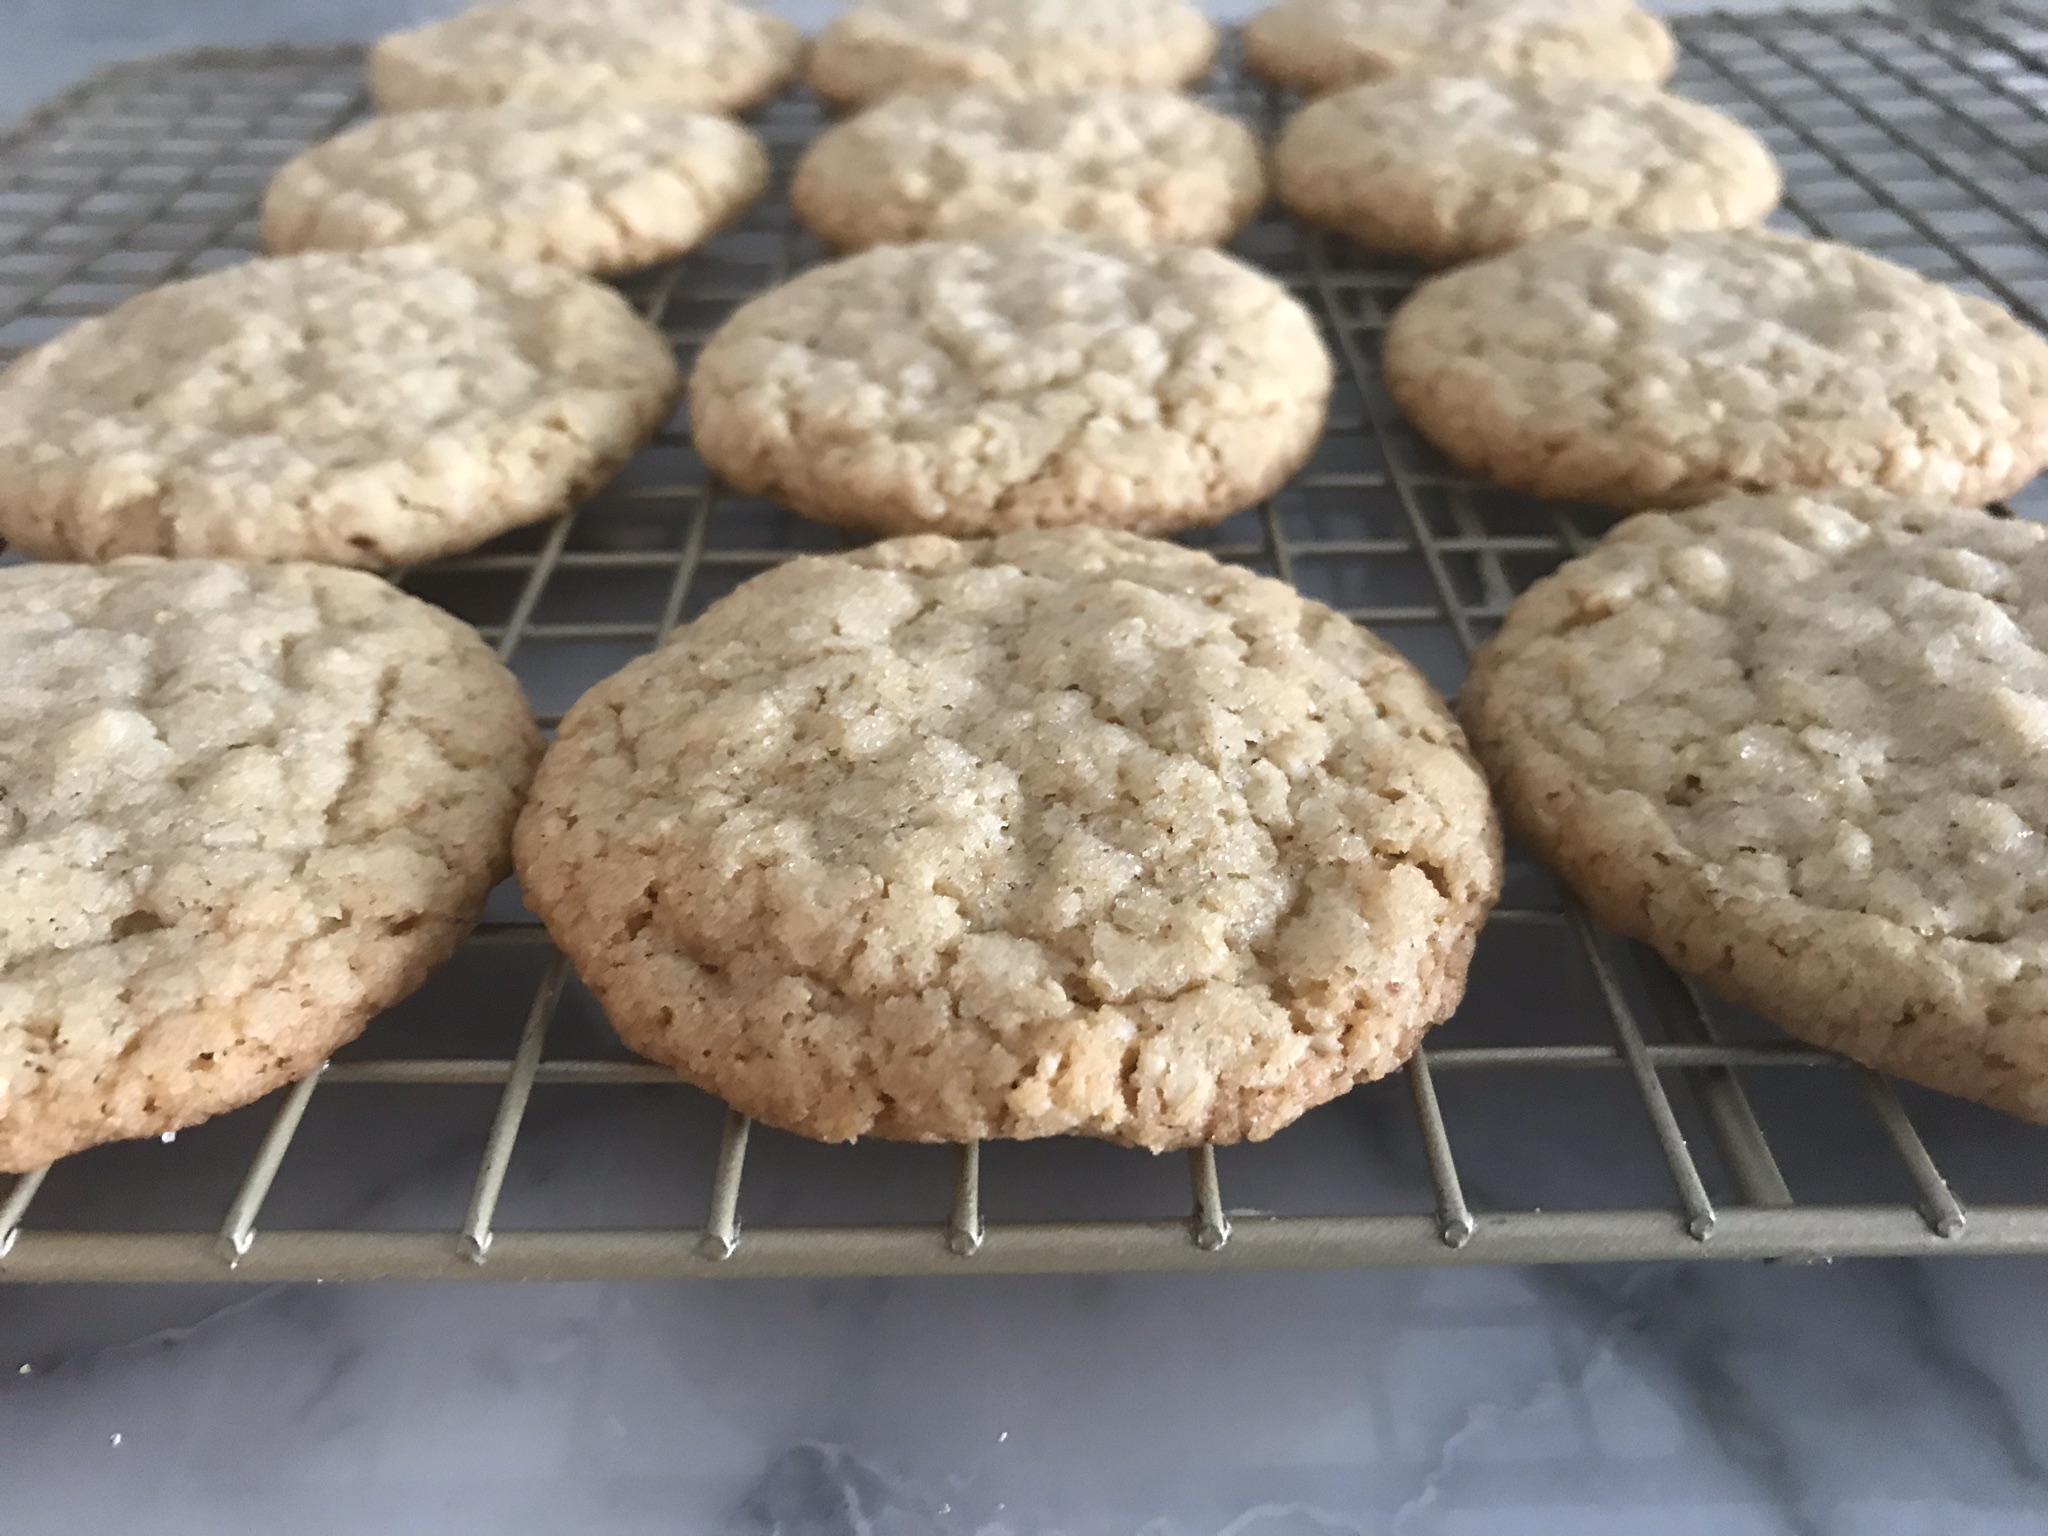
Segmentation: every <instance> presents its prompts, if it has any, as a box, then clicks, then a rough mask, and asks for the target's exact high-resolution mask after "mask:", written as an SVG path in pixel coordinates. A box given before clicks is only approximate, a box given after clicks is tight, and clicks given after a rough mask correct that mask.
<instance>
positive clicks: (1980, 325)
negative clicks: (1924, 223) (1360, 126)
mask: <svg viewBox="0 0 2048 1536" xmlns="http://www.w3.org/2000/svg"><path fill="white" fill-rule="evenodd" d="M1386 373H1387V385H1388V387H1389V388H1390V389H1391V390H1392V392H1393V394H1394V398H1395V399H1396V400H1397V401H1398V402H1399V403H1400V405H1401V407H1402V409H1403V410H1404V411H1406V412H1407V413H1408V415H1409V417H1410V419H1411V420H1413V422H1414V423H1415V425H1416V426H1417V427H1418V428H1420V429H1421V431H1422V432H1423V433H1424V435H1426V436H1427V437H1429V438H1430V439H1431V440H1432V441H1433V442H1435V443H1436V445H1437V446H1438V447H1440V448H1441V449H1443V451H1444V452H1445V453H1447V454H1449V455H1450V456H1451V457H1452V458H1454V459H1456V460H1457V461H1458V462H1459V463H1461V464H1464V465H1466V466H1467V467H1469V468H1471V469H1474V470H1477V471H1479V472H1480V473H1482V474H1485V475H1489V476H1491V477H1492V478H1493V479H1495V480H1497V481H1499V482H1500V483H1501V484H1503V485H1506V486H1509V487H1511V488H1513V489H1516V490H1522V491H1528V492H1530V493H1532V494H1534V495H1538V496H1556V497H1567V498H1572V499H1576V500H1583V501H1597V502H1604V503H1607V504H1609V505H1612V506H1617V507H1625V508H1639V507H1678V506H1689V505H1693V504H1695V503H1698V502H1702V501H1706V500H1708V499H1710V498H1712V497H1715V496H1721V495H1726V494H1729V493H1731V492H1737V491H1752V492H1759V493H1762V492H1771V491H1786V490H1797V489H1804V488H1826V487H1829V486H1844V487H1852V488H1867V489H1877V490H1885V491H1892V492H1896V493H1898V494H1901V495H1911V496H1923V497H1929V498H1933V499H1937V500H1945V501H1956V502H1965V503H1969V504H1971V505H1979V504H1982V503H1984V502H1987V501H1992V500H1996V499H1997V498H1999V497H2001V496H2006V495H2009V494H2011V493H2012V492H2013V491H2015V490H2017V489H2018V488H2019V487H2021V486H2022V485H2024V484H2026V482H2027V481H2028V480H2030V479H2032V478H2033V476H2034V473H2035V471H2036V470H2038V469H2039V468H2040V467H2041V465H2042V464H2043V463H2044V462H2048V343H2044V342H2043V341H2042V340H2041V338H2040V337H2038V336H2036V335H2035V334H2034V333H2033V332H2032V331H2030V330H2028V329H2027V328H2026V327H2025V326H2023V325H2021V324H2020V323H2019V321H2017V320H2015V319H2014V318H2013V317H2012V316H2011V315H2009V314H2007V313H2006V312H2005V311H2004V310H2003V309H2000V308H1999V307H1998V306H1997V305H1995V304H1992V303H1990V302H1988V301H1986V300H1984V299H1978V298H1973V297H1970V296H1968V295H1964V294H1960V293H1956V292H1954V291H1952V290H1950V289H1947V288H1944V287H1942V286H1940V285H1939V284H1936V283H1931V282H1929V281H1927V280H1926V279H1925V278H1923V277H1920V276H1918V275H1916V274H1914V273H1912V272H1908V271H1907V270H1906V269H1905V268H1903V267H1897V266H1894V265H1892V264H1891V263H1890V262H1887V261H1880V260H1879V259H1878V258H1877V257H1875V256H1869V255H1866V254H1864V253H1863V252H1861V251H1857V250H1852V249H1850V248H1849V247H1848V246H1844V245H1830V244H1825V243H1822V242H1820V241H1814V240H1803V239H1800V238H1798V237H1796V236H1792V235H1778V234H1772V233H1768V232H1765V231H1758V230H1751V231H1726V232H1718V233H1706V234H1684V235H1674V236H1668V237H1660V236H1648V235H1625V234H1619V233H1614V232H1610V231H1593V232H1588V233H1584V234H1578V235H1566V236H1558V237H1553V238H1551V239H1547V240H1541V241H1537V242H1536V243H1534V244H1531V245H1526V246H1523V247H1521V248H1520V249H1518V250H1514V251H1510V252H1509V253H1507V254H1506V255H1504V256H1498V257H1495V258H1494V259H1493V260H1491V261H1487V262H1482V263H1479V264H1477V265H1474V266H1470V267H1464V268H1461V269H1459V270H1457V271H1454V272H1450V273H1447V274H1445V275H1444V276H1442V277H1438V278H1435V279H1432V280H1431V281H1430V282H1428V283H1425V284H1424V285H1423V286H1422V287H1421V288H1419V289H1417V290H1416V292H1415V295H1414V297H1413V298H1411V299H1410V300H1409V301H1408V302H1407V303H1406V304H1405V305H1403V306H1402V307H1401V309H1400V310H1399V311H1398V312H1397V313H1396V314H1395V316H1394V321H1393V324H1392V325H1391V326H1390V327H1389V329H1388V334H1387V346H1386Z"/></svg>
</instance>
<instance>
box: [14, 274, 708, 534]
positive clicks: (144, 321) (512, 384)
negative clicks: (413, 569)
mask: <svg viewBox="0 0 2048 1536" xmlns="http://www.w3.org/2000/svg"><path fill="white" fill-rule="evenodd" d="M678 384H679V377H678V372H677V369H676V365H675V359H674V357H673V355H672V354H671V353H670V351H669V348H668V343H667V342H666V341H665V340H664V339H663V338H662V336H661V333H660V332H658V331H656V330H655V329H654V328H653V327H652V326H650V325H648V324H646V323H645V322H644V321H642V320H641V319H640V318H639V316H637V315H636V314H634V313H633V311H632V309H631V308H630V307H628V306H627V304H626V302H625V301H624V300H623V299H621V298H620V297H619V296H618V295H617V294H616V293H614V292H612V291H611V290H610V289H609V288H605V287H602V286H600V285H599V284H597V283H594V282H591V281H590V280H589V279H587V278H583V277H578V276H577V275H575V274H574V273H571V272H565V271H563V270H561V269H560V268H557V267H549V266H540V265H536V264H533V263H530V262H520V261H511V260H507V259H504V258H501V257H492V256H458V255H452V254H444V253H441V252H436V251H434V250H431V249H428V248H427V247H424V246H393V247H391V248H389V249H386V250H381V251H370V252H365V253H362V254H348V255H343V254H332V253H327V252H315V253H312V254H309V255H303V256H284V257H276V258H272V259H270V260H263V261H252V262H249V263H247V264H246V265H244V266H239V267H230V268H228V269H226V270H224V271H221V272H215V273H210V274H208V275H207V276H205V277H199V278H193V279H191V280H190V281H188V282H182V283H172V284H170V285H168V286H166V287H163V288H157V289H153V290H151V291H150V292H148V293H144V294H141V295H139V296H138V297H136V298H133V299H130V300H128V302H126V303H125V304H123V305H121V306H120V308H118V309H116V310H114V311H113V312H112V313H111V314H108V315H103V316H100V317H98V318H96V319H92V320H87V321H85V322H84V323H83V324H80V325H78V326H76V327H74V328H73V329H72V330H70V331H67V332H66V333H65V334H64V335H63V336H60V337H59V338H58V339H57V340H55V341H53V342H50V343H48V344H47V345H45V346H43V347H40V348H38V349H37V350H35V351H33V352H30V353H28V354H27V355H26V356H24V357H22V358H20V359H19V360H17V361H16V362H15V363H14V364H13V365H12V366H11V367H10V368H8V369H7V370H6V371H5V372H4V373H0V534H4V535H5V537H6V538H7V540H8V541H9V542H10V543H12V544H14V545H15V546H17V547H18V548H21V549H24V550H26V551H28V552H29V553H31V554H35V555H40V556H43V557H45V558H49V559H60V560H108V559H112V558H113V557H115V556H116V555H125V554H156V555H220V556H232V557H236V558H244V559H256V560H294V559H310V560H322V561H327V562H329V563H332V564H336V565H361V566H386V565H397V564H402V563H408V562H412V561H417V560H425V559H430V558H432V557H434V556H436V555H443V554H450V553H453V552H455V551H457V550H463V549H469V548H472V547H474V546H476V545H478V544H481V543H483V542H484V541H485V540H487V539H489V538H491V537H493V536H495V535H496V534H499V533H502V532H504V531H505V530H506V529H508V528H514V527H517V526H519V525H520V524H522V523H530V522H534V521H536V520H538V519H540V518H543V517H548V516H551V515H552V514H554V513H556V512H558V511H560V510H562V508H564V507H565V506H567V505H568V504H569V503H570V502H572V501H573V500H575V499H576V498H577V497H579V496H581V495H583V494H584V493H586V492H587V491H590V490H592V489H595V488H596V487H597V486H598V485H601V484H602V483H603V482H604V481H605V480H607V479H609V478H610V477H611V475H612V473H613V471H614V470H616V469H617V468H618V467H619V465H621V464H623V463H624V462H625V461H626V459H627V458H628V457H630V456H631V454H632V452H633V450H634V449H635V448H637V447H638V446H639V445H640V443H641V442H642V441H643V440H644V439H645V438H646V437H647V436H648V434H649V433H651V432H653V431H654V429H655V428H656V427H658V426H659V425H660V424H661V422H662V420H663V418H664V417H666V416H667V414H668V411H669V408H670V406H671V405H672V403H673V402H674V399H675V396H676V393H677V389H678Z"/></svg>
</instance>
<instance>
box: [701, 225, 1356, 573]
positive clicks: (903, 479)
mask: <svg viewBox="0 0 2048 1536" xmlns="http://www.w3.org/2000/svg"><path fill="white" fill-rule="evenodd" d="M1330 383H1331V370H1330V359H1329V355H1328V354H1327V353H1326V352H1325V351H1324V350H1323V346H1322V343H1321V341H1320V340H1319V339H1318V337H1317V335H1316V327H1315V322H1314V321H1313V320H1311V319H1310V318H1309V315H1308V312H1307V311H1306V310H1304V309H1303V308H1302V307H1301V306H1300V305H1299V304H1297V303H1296V302H1295V301H1294V300H1293V299H1292V298H1290V297H1289V296H1288V294H1287V291H1286V290H1285V289H1284V288H1282V287H1281V286H1280V285H1279V284H1278V283H1276V282H1274V281H1273V280H1272V279H1271V278H1269V277H1266V276H1264V275H1262V274H1261V273H1258V272H1255V271H1253V270H1252V269H1251V268H1250V267H1247V266H1245V265H1244V264H1243V263H1241V262H1238V261H1234V260H1232V259H1231V258H1230V257H1228V256H1224V255H1222V254H1220V253H1218V252H1216V251H1211V250H1204V249H1198V248H1194V247H1187V246H1160V247H1150V248H1141V247H1124V246H1111V245H1105V244H1094V243H1090V242H1087V241H1083V240H1081V239H1078V238H1077V237H1075V236H1072V235H1064V234H1032V235H1013V236H1009V237H1007V238H1005V239H1002V240H996V241H990V242H987V243H984V244H967V243H951V242H945V241H935V242H931V243H928V244H922V245H892V246H881V247H878V248H877V249H875V250H872V251H868V252H866V253H865V254H863V255H860V256H853V257H849V258H848V259H847V260H845V261H841V262H836V263H834V264H832V265H830V266H825V267H816V268H813V269H812V270H811V271H809V272H806V273H804V274H803V275H802V276H801V277H799V278H797V279H796V280H795V281H793V282H790V283H786V284H784V285H783V286H782V287H780V288H777V289H775V290H774V291H772V292H770V293H768V294H765V295H763V296H762V297H760V298H758V299H755V300H753V301H751V302H750V303H748V304H746V305H743V306H742V307H741V308H740V309H739V311H738V312H737V313H736V314H734V315H733V317H732V318H731V319H730V320H728V321H727V322H726V323H725V325H723V326H722V327H720V329H719V330H718V331H717V332H715V333H714V334H713V335H712V337H711V340H710V341H709V343H707V344H706V346H705V347H704V350H703V352H702V353H701V354H699V356H698V359H697V366H696V370H695V372H693V373H692V374H691V376H690V417H691V422H692V427H693V430H694V432H695V436H696V443H697V451H698V452H699V453H701V454H702V455H703V456H704V459H705V462H706V463H708V464H709V465H710V466H711V467H712V468H713V469H714V470H716V471H717V472H718V473H719V474H720V475H721V476H723V477H724V479H725V481H726V483H727V484H729V485H731V486H733V487H734V488H735V489H737V490H739V491H741V492H743V493H745V494H748V495H753V496H765V497H770V498H773V499H774V500H777V501H780V502H782V503H784V504H785V505H787V506H790V507H793V508H794V509H795V510H797V511H798V512H801V513H802V514H804V515H805V516H806V517H812V518H816V519H818V520H819V521H821V522H827V523H839V524H843V525H845V526H848V527H855V528H865V529H872V530H876V531H880V532H885V533H908V532H935V533H949V534H963V535H964V534H984V533H997V532H1004V531H1007V530H1009V529H1013V528H1027V527H1048V526H1053V525H1056V524H1062V523H1099V524H1103V525H1106V526H1112V527H1121V528H1128V529H1134V530H1137V531H1140V532H1153V531H1158V530H1161V529H1168V528H1179V527H1186V526H1189V525H1193V524H1198V523H1209V522H1215V521H1218V520H1219V519H1221V518H1224V517H1227V516H1229V515H1230V514H1231V513H1233V512H1235V511H1237V510H1239V509H1240V508H1243V507H1246V506H1249V505H1251V504H1252V503H1254V502H1256V501H1259V500H1261V499H1262V498H1264V497H1266V496H1268V495H1270V494H1271V493H1272V492H1273V491H1275V490H1277V489H1278V488H1279V487H1280V486H1281V485H1282V484H1283V483H1284V482H1285V481H1286V480H1287V478H1288V477H1289V476H1290V475H1292V474H1293V473H1294V471H1295V470H1296V469H1297V468H1299V467H1300V465H1301V464H1302V462H1303V461H1304V460H1305V459H1307V457H1308V455H1309V453H1310V451H1311V450H1312V449H1313V448H1314V446H1315V443H1316V439H1317V437H1318V435H1319V434H1320V433H1321V431H1322V424H1323V417H1324V412H1325V408H1326V406H1327V403H1328V399H1329V394H1330Z"/></svg>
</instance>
